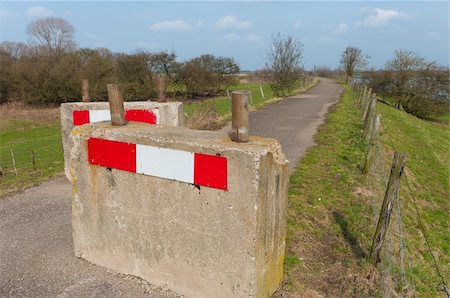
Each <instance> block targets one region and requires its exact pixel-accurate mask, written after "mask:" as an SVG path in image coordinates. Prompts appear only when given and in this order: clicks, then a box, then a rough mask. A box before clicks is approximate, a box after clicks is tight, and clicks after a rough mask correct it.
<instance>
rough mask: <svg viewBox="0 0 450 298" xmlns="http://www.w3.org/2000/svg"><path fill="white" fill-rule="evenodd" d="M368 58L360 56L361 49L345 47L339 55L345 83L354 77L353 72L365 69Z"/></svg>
mask: <svg viewBox="0 0 450 298" xmlns="http://www.w3.org/2000/svg"><path fill="white" fill-rule="evenodd" d="M368 59H369V57H368V56H364V55H363V54H362V51H361V49H359V48H355V47H350V46H348V47H346V48H345V50H344V52H342V54H341V59H340V64H341V67H342V68H343V70H344V72H345V83H346V84H347V83H348V81H349V79H350V78H352V77H353V76H354V75H355V72H357V71H361V70H363V69H364V68H366V67H367V64H368Z"/></svg>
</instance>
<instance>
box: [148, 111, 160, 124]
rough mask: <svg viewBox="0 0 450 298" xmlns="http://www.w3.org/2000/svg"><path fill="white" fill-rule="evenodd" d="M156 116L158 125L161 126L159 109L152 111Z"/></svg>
mask: <svg viewBox="0 0 450 298" xmlns="http://www.w3.org/2000/svg"><path fill="white" fill-rule="evenodd" d="M150 111H152V112H153V113H154V114H155V116H156V124H161V123H160V122H161V117H160V116H159V109H151V110H150Z"/></svg>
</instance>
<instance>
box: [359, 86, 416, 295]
mask: <svg viewBox="0 0 450 298" xmlns="http://www.w3.org/2000/svg"><path fill="white" fill-rule="evenodd" d="M352 87H353V89H354V90H355V91H356V99H357V100H356V102H357V105H358V108H359V110H360V111H361V120H362V121H363V137H364V138H365V140H366V141H367V144H368V147H367V152H366V157H365V161H364V165H363V173H364V174H370V173H372V171H379V172H380V174H381V178H382V181H380V182H381V183H380V185H381V190H385V189H387V188H388V177H387V173H386V170H385V166H384V164H385V163H384V159H383V149H382V143H381V137H380V127H381V116H380V115H379V114H378V113H377V96H376V94H375V93H373V92H372V90H371V89H370V88H367V87H366V86H352ZM391 174H392V173H391ZM398 188H399V186H398ZM395 192H396V194H395V195H396V196H397V198H396V200H397V202H396V206H397V208H396V212H393V213H394V216H395V217H396V221H397V229H398V234H399V252H398V253H399V258H400V260H399V263H400V265H399V267H400V278H399V279H398V280H399V282H398V283H397V286H398V288H400V289H401V292H402V295H403V296H406V295H408V294H410V295H412V296H413V297H415V296H416V291H415V284H414V280H413V276H412V266H411V260H410V254H409V251H408V247H407V244H406V237H405V235H404V232H403V224H402V217H401V207H400V201H399V199H398V189H397V190H395ZM374 201H375V200H373V199H372V200H371V202H372V204H373V202H374ZM372 209H373V211H374V222H377V221H380V220H381V218H382V216H383V215H382V214H381V213H379V207H378V204H376V203H375V204H374V205H373V206H372ZM384 216H387V215H384ZM389 216H390V214H389ZM379 217H380V218H379ZM383 220H386V218H383ZM386 228H388V227H386ZM392 236H393V235H392V233H387V235H386V239H385V241H386V248H385V249H384V251H382V258H383V261H382V262H381V264H382V268H381V290H382V295H383V297H390V296H391V295H392V291H395V289H392V287H391V281H392V280H393V279H392V276H391V274H392V264H393V259H394V258H393V253H392V243H391V242H392V239H391V238H392ZM374 240H375V239H374ZM405 257H406V259H407V264H406V265H407V266H408V272H409V278H407V276H406V272H405V262H404V258H405ZM408 291H410V292H408Z"/></svg>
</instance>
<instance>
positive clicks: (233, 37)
mask: <svg viewBox="0 0 450 298" xmlns="http://www.w3.org/2000/svg"><path fill="white" fill-rule="evenodd" d="M222 39H224V40H228V41H244V42H259V41H261V40H262V38H261V37H260V36H258V35H254V34H247V35H239V34H237V33H235V32H231V33H228V34H227V35H225V36H224V37H222Z"/></svg>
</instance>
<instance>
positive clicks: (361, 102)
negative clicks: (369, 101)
mask: <svg viewBox="0 0 450 298" xmlns="http://www.w3.org/2000/svg"><path fill="white" fill-rule="evenodd" d="M366 92H367V87H366V86H364V88H362V90H361V94H360V96H359V98H358V104H359V107H360V108H362V104H363V101H364V97H365V96H366Z"/></svg>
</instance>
